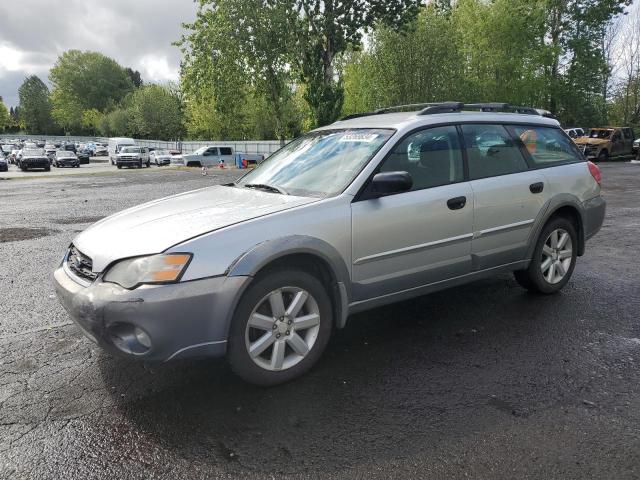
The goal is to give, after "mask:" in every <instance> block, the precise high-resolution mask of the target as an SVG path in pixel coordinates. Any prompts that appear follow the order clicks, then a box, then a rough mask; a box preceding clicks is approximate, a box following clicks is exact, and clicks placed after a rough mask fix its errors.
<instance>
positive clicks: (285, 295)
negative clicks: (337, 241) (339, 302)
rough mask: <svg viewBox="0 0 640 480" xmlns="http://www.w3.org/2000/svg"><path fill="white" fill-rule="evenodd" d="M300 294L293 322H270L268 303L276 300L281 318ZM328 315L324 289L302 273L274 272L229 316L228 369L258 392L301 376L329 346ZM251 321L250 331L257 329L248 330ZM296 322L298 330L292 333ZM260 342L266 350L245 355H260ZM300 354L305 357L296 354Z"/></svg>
mask: <svg viewBox="0 0 640 480" xmlns="http://www.w3.org/2000/svg"><path fill="white" fill-rule="evenodd" d="M302 292H306V293H307V297H306V299H305V300H303V302H301V303H300V304H299V305H300V309H299V312H298V313H297V314H294V315H293V316H292V317H293V318H288V317H286V316H281V317H278V318H276V317H277V315H274V310H273V308H272V307H271V305H272V303H271V300H270V299H271V298H276V299H278V298H279V299H281V300H282V302H281V305H282V306H283V307H284V309H282V308H281V310H282V311H284V312H286V310H288V309H289V308H291V306H292V304H293V303H294V300H295V299H300V298H304V297H301V296H299V295H304V294H303V293H302ZM278 303H279V302H278V301H275V304H276V305H277V304H278ZM332 312H333V309H332V305H331V300H330V298H329V295H328V294H327V292H326V290H325V288H324V286H323V285H322V283H321V282H320V281H319V280H318V279H317V278H315V277H314V276H312V275H309V274H308V273H306V272H303V271H300V270H295V269H278V270H273V271H271V272H269V274H268V275H262V276H259V277H257V278H256V280H254V282H253V283H252V284H251V285H250V286H249V288H248V289H247V291H246V292H245V293H244V294H243V295H242V298H241V299H240V302H239V303H238V306H237V308H236V311H235V312H234V315H233V320H232V323H231V328H230V332H229V344H228V348H227V360H228V361H229V363H230V365H231V369H232V370H233V371H234V372H235V373H236V374H237V375H238V376H239V377H241V378H242V379H244V380H245V381H247V382H249V383H253V384H255V385H260V386H272V385H278V384H281V383H284V382H288V381H290V380H293V379H294V378H297V377H299V376H301V375H302V374H304V373H305V372H307V371H308V370H309V369H310V368H311V367H313V365H314V364H315V363H316V362H317V361H318V359H319V358H320V356H321V355H322V353H323V352H324V349H325V348H326V346H327V343H328V342H329V337H330V336H331V329H332V327H333V313H332ZM314 316H315V317H314ZM251 318H254V319H255V320H254V322H252V325H253V324H254V323H255V324H257V325H258V326H250V325H249V324H250V319H251ZM302 318H305V322H304V325H302V324H301V325H302V326H301V327H298V329H297V331H294V330H295V329H296V327H295V325H296V323H301V319H302ZM281 319H282V320H281ZM316 322H317V323H316ZM289 332H290V333H289ZM263 338H264V339H265V340H264V341H263V342H262V346H263V347H264V345H266V347H264V348H262V349H261V350H260V352H256V353H257V354H254V355H251V354H250V353H249V350H250V349H251V348H254V349H260V345H261V343H260V341H261V340H262V339H263ZM300 342H302V343H300ZM294 347H295V350H294ZM304 350H306V353H304V354H302V353H299V352H302V351H304ZM277 352H282V355H278V354H277ZM278 366H279V367H278Z"/></svg>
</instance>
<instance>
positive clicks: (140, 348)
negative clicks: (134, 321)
mask: <svg viewBox="0 0 640 480" xmlns="http://www.w3.org/2000/svg"><path fill="white" fill-rule="evenodd" d="M107 332H108V334H109V338H110V340H111V343H113V345H114V346H115V347H116V348H117V349H118V350H120V351H122V352H124V353H127V354H129V355H144V354H145V353H147V352H148V351H149V350H150V349H151V337H149V334H148V333H147V332H145V331H144V330H142V329H141V328H140V327H136V326H135V325H131V324H129V323H116V324H114V325H110V326H109V327H108V328H107Z"/></svg>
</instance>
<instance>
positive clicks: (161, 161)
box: [149, 150, 172, 167]
mask: <svg viewBox="0 0 640 480" xmlns="http://www.w3.org/2000/svg"><path fill="white" fill-rule="evenodd" d="M171 157H172V155H171V153H170V152H169V150H153V151H151V152H149V160H150V161H151V163H155V164H156V165H157V166H158V167H161V166H162V165H169V164H170V163H171Z"/></svg>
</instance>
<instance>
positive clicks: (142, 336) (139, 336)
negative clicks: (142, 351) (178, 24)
mask: <svg viewBox="0 0 640 480" xmlns="http://www.w3.org/2000/svg"><path fill="white" fill-rule="evenodd" d="M133 333H134V334H135V336H136V340H138V342H140V343H141V344H142V345H144V346H145V347H147V348H151V339H150V338H149V335H147V332H145V331H144V330H142V329H141V328H138V327H136V328H135V329H134V330H133Z"/></svg>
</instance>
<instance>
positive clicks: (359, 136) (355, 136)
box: [338, 133, 379, 143]
mask: <svg viewBox="0 0 640 480" xmlns="http://www.w3.org/2000/svg"><path fill="white" fill-rule="evenodd" d="M378 136H379V134H377V133H347V134H346V135H344V136H343V137H342V138H341V139H340V140H338V141H339V142H362V143H371V142H373V141H374V140H375V139H376V138H378Z"/></svg>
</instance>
